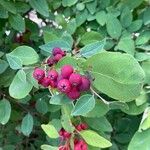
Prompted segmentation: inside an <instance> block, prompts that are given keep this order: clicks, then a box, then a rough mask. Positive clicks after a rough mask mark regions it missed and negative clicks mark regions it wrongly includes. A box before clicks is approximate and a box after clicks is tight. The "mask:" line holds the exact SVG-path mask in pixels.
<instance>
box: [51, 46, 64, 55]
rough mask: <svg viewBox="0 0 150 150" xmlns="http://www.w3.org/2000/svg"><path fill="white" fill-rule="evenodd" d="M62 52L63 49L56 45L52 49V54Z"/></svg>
mask: <svg viewBox="0 0 150 150" xmlns="http://www.w3.org/2000/svg"><path fill="white" fill-rule="evenodd" d="M61 53H62V50H61V48H59V47H55V48H53V50H52V54H53V55H54V56H55V55H57V54H61Z"/></svg>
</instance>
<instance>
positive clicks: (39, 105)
mask: <svg viewBox="0 0 150 150" xmlns="http://www.w3.org/2000/svg"><path fill="white" fill-rule="evenodd" d="M35 107H36V109H37V111H38V112H39V113H42V114H46V113H47V112H48V106H47V103H46V102H45V101H44V100H43V99H39V100H38V101H37V102H36V105H35Z"/></svg>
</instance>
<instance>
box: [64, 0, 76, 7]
mask: <svg viewBox="0 0 150 150" xmlns="http://www.w3.org/2000/svg"><path fill="white" fill-rule="evenodd" d="M77 1H78V0H62V5H63V6H64V7H67V6H68V7H70V6H72V5H74V4H75V3H76V2H77Z"/></svg>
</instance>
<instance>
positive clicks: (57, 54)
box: [46, 47, 66, 67]
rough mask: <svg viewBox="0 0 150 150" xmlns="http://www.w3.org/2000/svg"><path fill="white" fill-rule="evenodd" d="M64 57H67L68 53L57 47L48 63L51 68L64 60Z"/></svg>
mask: <svg viewBox="0 0 150 150" xmlns="http://www.w3.org/2000/svg"><path fill="white" fill-rule="evenodd" d="M64 56H66V52H65V51H63V50H62V49H61V48H59V47H55V48H53V50H52V56H51V57H49V58H48V59H47V61H46V63H47V64H48V65H49V66H50V67H51V66H53V65H54V64H56V63H57V62H58V61H59V60H60V59H62V58H63V57H64Z"/></svg>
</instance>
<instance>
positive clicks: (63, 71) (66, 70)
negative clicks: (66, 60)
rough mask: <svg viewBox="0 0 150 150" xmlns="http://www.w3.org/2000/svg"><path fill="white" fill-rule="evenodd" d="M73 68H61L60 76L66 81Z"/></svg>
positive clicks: (67, 66)
mask: <svg viewBox="0 0 150 150" xmlns="http://www.w3.org/2000/svg"><path fill="white" fill-rule="evenodd" d="M73 71H74V70H73V67H72V66H71V65H64V66H63V67H62V68H61V76H62V77H63V78H65V79H68V78H69V77H70V75H71V74H72V73H73Z"/></svg>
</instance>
